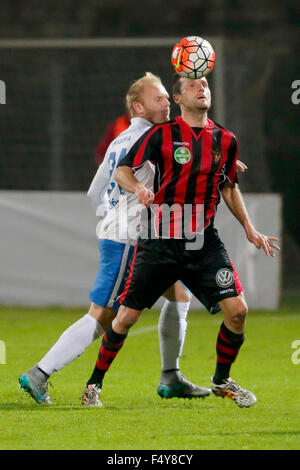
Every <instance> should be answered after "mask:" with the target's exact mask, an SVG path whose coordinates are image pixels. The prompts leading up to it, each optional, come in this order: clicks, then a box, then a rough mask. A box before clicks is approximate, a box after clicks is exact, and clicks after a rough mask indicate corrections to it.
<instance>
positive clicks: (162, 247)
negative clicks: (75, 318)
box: [120, 227, 242, 310]
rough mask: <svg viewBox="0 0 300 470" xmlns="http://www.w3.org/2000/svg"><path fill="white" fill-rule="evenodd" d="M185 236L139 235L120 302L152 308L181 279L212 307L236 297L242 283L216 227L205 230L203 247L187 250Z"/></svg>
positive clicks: (134, 307) (201, 300)
mask: <svg viewBox="0 0 300 470" xmlns="http://www.w3.org/2000/svg"><path fill="white" fill-rule="evenodd" d="M186 243H187V241H186V240H184V239H172V238H171V239H145V240H142V239H139V241H138V243H137V245H136V248H135V253H134V256H133V260H132V264H131V269H130V274H129V277H128V280H127V283H126V286H125V289H124V291H123V293H122V295H121V298H120V302H121V304H123V305H125V306H126V307H129V308H132V309H134V310H143V309H144V308H151V307H152V305H153V304H154V303H155V302H156V301H157V299H158V298H159V297H160V296H161V295H162V294H163V293H164V292H165V291H166V290H167V289H168V288H169V287H170V286H172V285H173V284H174V283H175V282H176V281H178V280H180V281H181V282H182V283H183V284H184V285H185V286H186V287H187V288H188V289H189V290H190V291H191V292H192V293H193V294H194V295H195V296H196V297H197V298H198V300H200V302H202V303H203V305H205V307H206V308H207V309H208V310H210V308H211V307H213V306H214V305H216V304H217V303H218V302H219V301H220V300H223V299H225V298H228V297H236V296H238V295H239V294H240V293H241V291H242V286H241V283H240V280H239V278H238V276H237V273H236V271H235V269H234V266H233V264H232V262H231V260H230V258H229V256H228V254H227V251H226V249H225V246H224V244H223V243H222V241H221V240H220V238H219V236H218V232H217V230H216V229H214V228H210V227H209V228H207V229H206V230H205V237H204V244H203V247H202V248H201V249H200V250H187V249H186Z"/></svg>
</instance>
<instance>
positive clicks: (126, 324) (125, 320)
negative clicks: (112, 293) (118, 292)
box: [113, 305, 140, 330]
mask: <svg viewBox="0 0 300 470" xmlns="http://www.w3.org/2000/svg"><path fill="white" fill-rule="evenodd" d="M139 315H140V312H138V311H136V310H133V309H131V308H128V307H124V306H123V305H121V307H120V308H119V311H118V314H117V316H116V318H115V319H114V321H113V325H114V326H119V327H121V329H126V330H129V328H131V327H132V326H133V325H134V324H135V323H136V322H137V321H138V318H139Z"/></svg>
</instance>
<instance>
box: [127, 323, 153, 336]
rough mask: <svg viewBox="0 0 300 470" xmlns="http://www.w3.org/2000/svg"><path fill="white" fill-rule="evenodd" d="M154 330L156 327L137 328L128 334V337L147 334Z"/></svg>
mask: <svg viewBox="0 0 300 470" xmlns="http://www.w3.org/2000/svg"><path fill="white" fill-rule="evenodd" d="M156 329H157V325H151V326H145V328H137V329H136V330H134V331H133V332H132V333H131V332H129V335H128V336H136V335H141V334H142V333H149V332H150V331H154V330H156Z"/></svg>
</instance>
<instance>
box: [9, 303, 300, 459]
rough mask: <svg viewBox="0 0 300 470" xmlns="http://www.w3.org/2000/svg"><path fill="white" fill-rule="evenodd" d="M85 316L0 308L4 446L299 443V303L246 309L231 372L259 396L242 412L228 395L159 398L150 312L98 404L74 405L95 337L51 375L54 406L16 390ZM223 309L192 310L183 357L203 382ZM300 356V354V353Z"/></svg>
mask: <svg viewBox="0 0 300 470" xmlns="http://www.w3.org/2000/svg"><path fill="white" fill-rule="evenodd" d="M81 315H82V310H79V309H72V310H68V309H63V308H51V309H40V310H38V309H27V308H12V307H1V308H0V325H1V327H0V340H2V341H4V342H5V344H6V364H2V365H0V383H1V400H0V402H1V403H0V449H110V450H112V449H114V450H126V449H131V450H132V449H134V450H143V449H151V450H159V449H168V450H172V449H178V450H196V449H300V364H299V365H295V364H293V362H292V360H291V357H292V354H293V352H295V350H293V349H292V343H293V341H295V340H300V307H299V304H298V302H297V300H295V301H293V299H290V301H289V302H288V303H286V304H283V306H282V308H281V309H280V311H278V312H250V313H249V316H248V321H247V330H246V341H245V343H244V346H243V347H242V349H241V351H240V354H239V357H238V360H237V362H236V363H235V364H234V365H233V368H232V377H233V378H235V379H236V380H237V381H238V382H239V383H240V384H241V385H242V386H244V387H245V388H249V389H250V390H252V391H253V392H254V393H255V394H256V396H257V398H258V402H257V404H256V405H254V406H253V407H252V408H249V409H240V408H238V407H237V406H236V405H235V403H234V402H232V401H231V400H229V399H225V400H222V399H220V398H217V397H214V396H212V397H208V398H206V399H205V400H183V399H172V400H162V399H161V398H160V397H159V396H158V395H157V394H156V385H157V382H158V381H159V376H160V357H159V346H158V337H157V330H156V325H157V319H158V313H157V312H155V311H151V312H150V311H146V312H144V313H143V315H142V317H141V319H140V321H139V322H138V324H137V325H136V326H135V327H134V328H133V329H132V330H131V333H130V335H129V337H128V339H127V341H126V343H125V345H124V348H123V350H122V351H121V352H120V354H119V356H118V358H117V359H116V361H115V362H114V364H113V365H112V367H111V370H110V371H109V372H108V374H107V376H106V380H105V385H104V388H103V392H102V396H101V399H102V401H103V404H104V406H103V408H98V409H89V408H83V407H81V405H80V401H79V399H80V394H81V392H82V390H83V388H84V385H85V381H86V379H87V378H88V377H89V375H90V372H91V371H92V369H93V367H94V362H95V359H96V356H97V351H98V346H99V342H96V343H95V344H93V345H92V346H91V347H90V348H89V349H88V350H87V351H86V353H85V354H84V355H83V356H81V357H80V358H79V359H77V360H76V361H74V362H73V363H71V364H70V365H69V366H67V367H66V368H65V369H64V370H62V371H60V372H59V373H56V374H55V375H53V376H52V380H51V381H52V383H53V386H54V388H52V389H50V395H51V399H52V401H53V402H54V404H53V405H51V406H50V407H47V406H41V405H38V404H36V403H35V402H34V401H33V400H32V399H31V398H30V396H29V395H28V394H25V393H24V392H23V391H22V390H19V389H18V387H17V383H18V375H19V374H20V373H21V372H24V371H25V370H27V369H28V368H29V367H31V366H32V365H34V364H35V363H36V362H37V361H38V360H39V359H40V358H41V357H42V356H43V355H44V354H45V352H46V351H47V350H48V348H49V347H50V346H52V344H53V343H54V342H55V341H56V339H57V338H58V336H59V335H60V333H61V332H62V331H63V330H64V329H65V328H66V327H68V326H69V325H70V324H71V323H72V322H74V321H75V320H77V319H78V318H79V317H80V316H81ZM221 318H222V317H221V315H220V314H219V315H217V316H215V317H212V316H210V315H209V314H207V313H205V312H204V311H200V312H190V314H189V321H188V325H189V326H188V332H187V337H186V343H185V347H184V354H183V356H182V358H181V370H182V372H183V373H184V375H185V376H186V377H187V378H189V379H190V380H193V381H194V382H197V383H198V384H202V385H205V386H209V384H210V376H211V375H212V373H213V372H214V367H215V340H216V335H217V331H218V326H219V324H220V322H221ZM299 358H300V353H299Z"/></svg>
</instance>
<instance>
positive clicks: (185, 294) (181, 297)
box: [176, 288, 191, 302]
mask: <svg viewBox="0 0 300 470" xmlns="http://www.w3.org/2000/svg"><path fill="white" fill-rule="evenodd" d="M190 300H191V294H190V293H189V291H188V290H187V289H185V288H184V289H183V290H182V291H181V292H180V293H178V294H176V302H190Z"/></svg>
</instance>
